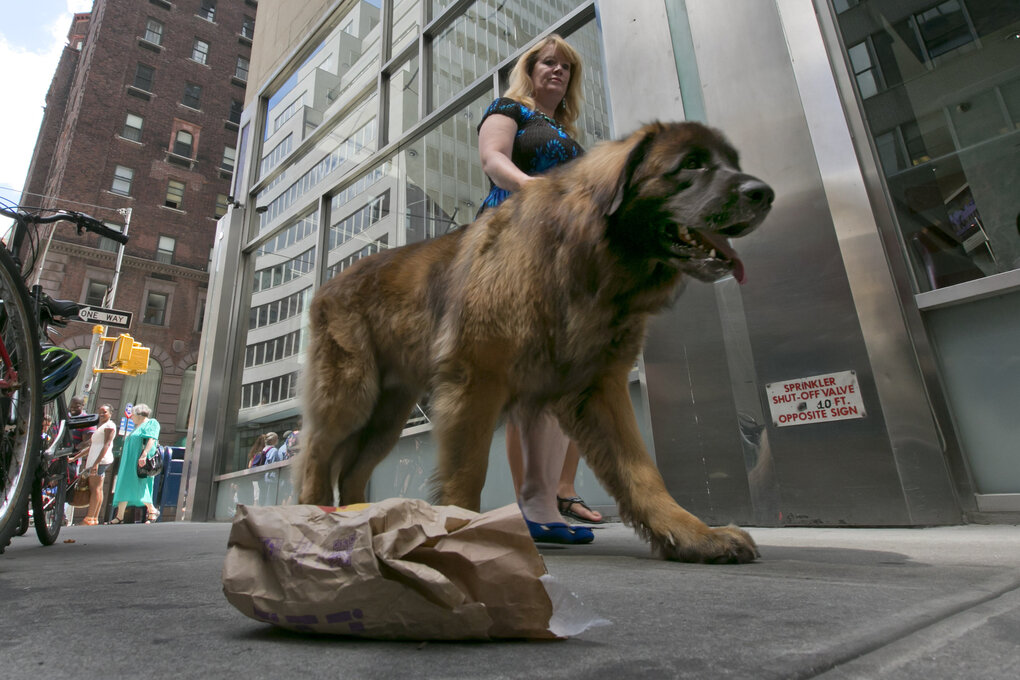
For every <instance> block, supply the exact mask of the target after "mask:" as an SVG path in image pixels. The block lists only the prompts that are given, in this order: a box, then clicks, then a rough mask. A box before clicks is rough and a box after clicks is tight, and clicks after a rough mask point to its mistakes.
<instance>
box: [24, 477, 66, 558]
mask: <svg viewBox="0 0 1020 680" xmlns="http://www.w3.org/2000/svg"><path fill="white" fill-rule="evenodd" d="M45 467H46V469H45V471H43V470H40V471H39V474H38V475H36V478H35V481H34V482H33V483H32V516H33V517H34V518H35V535H36V536H38V537H39V542H40V543H42V544H43V545H53V543H54V542H56V540H57V536H59V535H60V527H61V526H63V524H64V500H65V499H66V498H67V469H66V468H67V459H66V458H57V459H55V460H53V461H52V462H50V463H49V464H48V465H46V466H45Z"/></svg>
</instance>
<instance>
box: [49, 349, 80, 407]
mask: <svg viewBox="0 0 1020 680" xmlns="http://www.w3.org/2000/svg"><path fill="white" fill-rule="evenodd" d="M39 358H40V360H41V364H42V375H43V379H42V387H43V401H44V402H47V401H52V400H53V399H56V398H57V397H58V396H59V395H60V394H62V393H63V392H64V390H66V389H67V388H68V387H70V386H71V383H73V382H74V379H75V378H77V377H78V371H79V370H81V359H80V358H79V357H78V355H77V354H75V353H74V352H72V351H71V350H69V349H64V348H63V347H46V348H44V349H43V351H42V353H41V354H40V355H39Z"/></svg>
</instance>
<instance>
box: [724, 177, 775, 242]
mask: <svg viewBox="0 0 1020 680" xmlns="http://www.w3.org/2000/svg"><path fill="white" fill-rule="evenodd" d="M734 193H735V194H736V200H735V205H734V206H733V208H732V210H731V211H730V215H729V217H730V224H729V225H728V226H725V227H723V228H721V229H719V230H718V232H717V233H719V234H721V235H723V236H725V237H727V238H738V237H740V236H743V235H745V234H747V233H749V232H751V231H752V230H753V229H754V228H755V227H757V226H758V225H759V224H761V223H762V220H764V219H765V216H766V215H768V214H769V210H771V209H772V201H774V200H775V198H776V192H774V191H773V190H772V187H770V186H769V185H768V184H765V182H762V181H761V180H760V179H758V178H757V177H751V176H750V175H745V176H744V177H743V179H741V180H739V181H738V182H737V183H736V189H735V191H734Z"/></svg>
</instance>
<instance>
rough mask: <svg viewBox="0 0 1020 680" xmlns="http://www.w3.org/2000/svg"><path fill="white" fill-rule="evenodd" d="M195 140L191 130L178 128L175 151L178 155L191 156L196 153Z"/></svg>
mask: <svg viewBox="0 0 1020 680" xmlns="http://www.w3.org/2000/svg"><path fill="white" fill-rule="evenodd" d="M194 141H195V137H194V135H192V134H191V133H190V132H188V131H187V130H178V131H177V137H175V138H174V153H175V154H177V155H178V156H184V157H185V158H191V155H192V154H193V153H194Z"/></svg>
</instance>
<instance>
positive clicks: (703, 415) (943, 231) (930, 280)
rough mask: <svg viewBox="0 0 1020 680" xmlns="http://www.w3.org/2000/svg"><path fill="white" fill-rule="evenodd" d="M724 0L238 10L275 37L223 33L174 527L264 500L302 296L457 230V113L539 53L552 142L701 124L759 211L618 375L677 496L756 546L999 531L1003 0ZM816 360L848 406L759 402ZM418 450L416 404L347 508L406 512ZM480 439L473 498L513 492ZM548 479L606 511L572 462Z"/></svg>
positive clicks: (1008, 55)
mask: <svg viewBox="0 0 1020 680" xmlns="http://www.w3.org/2000/svg"><path fill="white" fill-rule="evenodd" d="M734 1H738V0H734ZM732 4H733V3H731V2H712V1H710V0H686V1H681V0H676V1H670V0H666V1H661V0H643V1H642V2H639V3H616V2H606V1H602V2H596V1H592V0H588V1H582V0H546V1H542V2H539V1H537V0H510V1H507V0H474V1H464V0H446V1H445V2H444V1H443V0H358V1H350V0H344V1H341V2H332V3H330V2H324V1H323V0H309V1H308V2H307V3H298V2H294V1H293V0H291V2H273V1H272V0H264V1H263V2H262V3H260V15H259V19H260V21H261V19H262V17H263V13H266V14H269V15H271V18H272V19H274V20H275V23H276V24H279V23H281V22H282V21H283V20H284V19H286V18H287V17H294V18H295V25H297V23H298V19H300V20H301V21H302V22H304V23H302V24H301V25H302V26H304V28H303V29H302V30H301V31H297V32H296V34H298V35H300V36H301V37H300V39H292V40H290V41H289V42H287V41H281V40H280V39H279V38H274V37H273V36H272V35H270V37H268V38H266V42H264V43H263V42H260V41H262V36H263V34H262V33H260V34H258V35H256V37H255V43H254V46H253V59H252V62H253V63H252V70H251V78H252V80H250V81H249V82H250V85H249V87H250V88H255V90H254V91H252V90H250V91H249V96H248V102H247V103H246V105H245V107H244V111H243V113H242V115H241V118H240V133H239V140H238V144H237V149H238V151H237V158H236V168H235V173H234V184H233V188H234V192H233V195H232V196H231V206H230V209H229V211H228V213H227V215H226V216H225V217H224V218H222V219H221V221H220V224H219V232H218V234H217V248H216V252H215V254H214V262H213V271H214V282H213V284H211V286H210V292H209V297H208V299H209V304H208V312H207V320H206V323H205V328H206V338H205V341H204V348H203V352H202V357H201V358H200V362H199V366H198V369H197V372H196V374H195V378H194V379H195V381H196V386H197V388H198V389H197V390H196V405H195V410H194V417H193V420H194V426H193V429H192V431H191V432H190V435H189V453H188V455H189V458H188V465H187V469H186V476H187V478H188V479H187V484H186V494H187V495H188V497H186V498H185V499H184V503H183V504H184V506H185V513H186V516H188V517H191V518H194V519H227V518H229V517H230V516H232V514H233V509H234V507H235V505H236V504H237V503H249V504H250V503H257V504H273V503H285V502H293V501H294V492H293V486H292V480H291V468H292V462H291V461H290V460H283V461H280V462H276V463H271V464H269V465H264V466H258V467H255V468H250V467H249V461H250V459H251V457H252V455H253V453H254V451H253V450H252V446H253V443H254V442H255V441H256V440H257V438H258V436H259V435H260V434H264V433H267V432H274V433H276V434H277V435H279V436H280V437H281V440H282V438H283V436H284V435H285V434H287V433H292V432H293V433H298V435H297V436H295V437H292V438H291V439H290V442H291V446H290V448H291V449H294V448H297V447H299V446H300V435H299V433H300V430H301V411H300V401H299V399H300V397H299V395H300V381H301V371H302V368H303V356H304V351H305V347H306V343H307V337H306V335H305V333H304V329H305V327H306V325H307V310H308V306H309V303H310V301H311V299H312V296H313V295H314V293H315V291H316V289H317V288H318V287H319V286H321V285H322V283H323V282H325V281H326V280H328V279H330V278H332V277H334V276H336V275H338V274H340V273H341V272H342V271H343V270H344V269H345V268H346V267H348V266H350V265H351V264H352V263H353V262H355V261H357V260H359V259H361V258H363V257H368V256H371V255H372V254H374V253H377V252H379V251H381V250H384V249H388V248H395V247H400V246H402V245H404V244H407V243H413V242H415V241H420V240H423V239H430V238H435V237H439V236H442V235H443V234H445V233H447V232H449V231H451V230H454V229H459V228H463V227H464V226H465V225H467V224H468V223H469V222H470V221H471V220H472V219H473V217H474V215H475V214H476V212H477V210H478V205H479V203H480V201H481V199H482V198H483V197H484V196H485V194H486V193H487V191H488V180H487V179H486V177H485V176H484V173H483V172H482V170H481V163H480V161H479V158H478V147H477V141H478V140H477V126H478V122H479V120H480V117H481V114H482V112H483V111H484V110H485V108H486V107H487V106H488V104H489V103H490V102H491V101H492V100H493V99H494V98H495V97H497V96H499V94H500V93H501V92H502V91H503V89H505V84H506V77H507V75H508V73H509V70H510V68H511V67H512V65H513V63H514V60H515V59H516V57H517V56H518V55H520V54H521V53H522V52H523V51H524V50H526V49H527V48H528V47H530V46H531V45H532V44H534V42H535V41H536V40H538V39H540V38H542V37H544V36H545V35H548V34H549V33H552V32H557V33H559V34H561V35H563V36H564V37H565V38H566V40H567V41H568V42H569V43H570V44H571V45H572V46H574V47H575V48H576V49H577V50H578V52H579V53H580V54H581V55H582V59H583V63H584V69H583V77H584V83H583V101H584V106H583V109H582V118H581V119H580V120H579V121H578V127H579V129H580V142H581V143H582V145H583V146H585V147H590V146H592V145H594V144H597V143H598V142H599V141H601V140H604V139H607V138H612V137H619V136H622V135H623V134H625V133H627V132H629V131H630V130H632V129H634V128H635V127H637V125H639V124H640V123H643V122H647V121H650V120H653V119H656V118H658V119H663V120H670V119H672V120H680V119H684V118H687V119H699V120H704V121H706V122H708V123H709V124H711V125H714V126H717V127H721V128H722V129H724V130H726V132H727V134H728V135H729V136H730V138H731V139H732V140H733V141H734V143H735V145H736V146H737V148H739V149H740V150H741V153H742V157H743V160H744V166H745V169H747V170H748V171H749V172H752V173H754V174H758V175H760V176H762V177H763V178H764V179H765V180H766V181H769V182H770V183H771V184H772V185H773V186H774V188H775V189H776V191H777V196H778V198H777V202H776V208H775V209H774V211H773V215H772V216H771V217H770V218H769V220H768V221H767V222H766V224H765V226H764V227H763V228H762V229H761V230H759V231H760V233H756V234H755V235H754V236H752V237H749V238H748V239H744V240H746V241H747V244H746V248H745V247H744V244H743V241H744V240H742V243H741V246H742V248H741V252H742V255H743V257H744V260H745V262H747V264H748V267H749V270H750V272H751V278H752V283H751V284H749V285H748V286H745V287H740V286H737V285H736V283H735V282H734V281H733V280H732V279H727V280H723V281H721V282H719V283H717V284H713V285H704V284H699V285H696V286H695V285H691V286H688V290H687V291H686V292H685V293H684V295H683V296H682V297H681V299H680V300H679V301H678V303H677V305H676V306H675V307H674V308H673V309H671V310H669V311H668V312H666V313H665V314H664V315H662V317H661V318H659V319H657V320H656V322H655V323H654V324H653V326H652V328H651V329H650V331H649V339H648V346H647V349H646V352H645V354H644V357H643V359H642V360H641V361H639V363H638V365H637V366H636V367H635V369H634V371H633V374H632V390H631V392H632V394H631V396H632V402H633V405H634V408H635V411H636V412H637V415H638V420H639V422H640V423H641V425H642V427H643V428H644V430H645V431H644V434H645V438H646V441H647V444H648V447H649V449H650V452H651V453H652V455H653V456H655V457H656V460H657V462H658V465H659V467H660V470H662V471H663V475H664V477H665V478H666V480H667V484H668V485H669V487H670V490H671V492H672V493H673V494H674V496H676V497H677V499H678V500H679V501H680V503H681V504H682V505H685V506H686V507H688V508H689V509H691V510H692V511H694V512H696V513H698V514H701V515H702V516H705V517H706V519H708V520H709V521H713V520H718V521H739V522H743V523H759V524H772V525H777V524H797V523H801V522H811V523H819V522H820V523H827V522H833V523H851V524H855V523H856V524H933V523H946V522H954V521H960V520H961V518H962V517H964V516H965V515H966V514H968V513H969V514H980V513H986V512H992V513H994V512H1015V511H1020V503H1017V502H1016V499H1017V498H1020V473H1018V472H1017V471H1018V470H1020V464H1018V463H1020V460H1018V458H1017V455H1018V454H1017V453H1016V451H1017V447H1016V446H1015V443H1012V442H1015V441H1016V437H1017V435H1020V432H1017V429H1016V425H1015V424H1014V423H1013V422H1011V421H1013V420H1015V419H1011V418H1009V417H1008V415H1007V414H1006V413H1005V410H1004V409H1008V406H1007V405H1009V404H1015V403H1017V399H1016V398H1017V396H1018V395H1017V389H1018V388H1017V386H1016V383H1017V381H1016V376H1017V375H1020V365H1018V364H1020V353H1018V352H1017V350H1015V349H1014V348H1015V347H1016V346H1018V343H1017V340H1018V339H1020V327H1018V326H1017V322H1016V321H1015V319H1018V318H1020V315H1018V314H1017V313H1016V312H1017V311H1018V310H1017V306H1018V305H1020V293H1018V292H1017V290H1018V289H1020V269H1018V267H1020V238H1018V233H1017V229H1018V228H1020V225H1018V224H1017V219H1018V217H1017V215H1018V213H1020V204H1018V203H1017V195H1018V194H1017V192H1016V190H1015V186H1017V179H1018V177H1017V173H1018V169H1020V162H1018V160H1020V158H1018V156H1020V153H1018V150H1017V145H1016V143H1015V142H1016V140H1017V139H1018V135H1020V99H1018V97H1020V70H1018V69H1020V67H1018V66H1017V64H1020V59H1018V55H1020V33H1018V31H1020V9H1018V7H1017V5H1016V3H1013V2H976V1H972V2H967V1H966V0H948V1H945V2H933V1H932V0H920V1H918V2H912V1H909V0H887V1H882V0H859V1H855V0H835V1H834V2H831V3H830V2H828V1H825V0H815V2H814V3H813V4H811V3H803V2H795V1H793V0H789V1H783V0H778V1H776V2H762V3H755V4H754V8H753V9H749V8H747V7H746V6H745V5H743V4H741V7H743V8H744V9H743V11H741V12H734V11H732V10H733V8H732V7H730V8H729V9H727V6H728V5H732ZM298 5H301V8H298V7H297V6H298ZM309 17H311V18H309ZM260 25H262V24H260ZM282 34H287V32H286V31H278V32H277V34H275V35H282ZM789 35H797V36H798V40H796V41H789V40H787V36H789ZM700 36H715V37H714V38H713V39H712V40H711V41H706V40H700V39H699V37H700ZM719 36H724V37H722V38H720V37H719ZM274 40H275V42H273V41H274ZM284 43H286V44H284ZM748 50H754V54H755V55H756V58H755V59H753V60H749V59H748V57H747V54H748V53H749V52H748ZM260 55H261V56H262V62H261V64H262V65H261V67H260V62H259V57H260ZM265 64H272V66H271V67H266V66H265ZM260 68H261V71H260V70H259V69H260ZM996 365H998V366H1000V367H1001V368H1002V369H1011V370H995V366H996ZM840 371H852V372H853V374H854V375H855V379H856V380H857V381H858V384H859V389H860V395H861V396H860V398H861V400H862V403H863V406H864V407H867V408H862V411H863V412H866V413H867V416H866V417H861V418H858V419H853V420H847V421H841V422H840V423H818V424H814V423H813V424H801V425H796V426H780V424H779V423H778V421H777V419H776V416H775V413H774V411H773V409H772V405H771V404H770V403H769V399H768V386H769V385H771V384H774V383H777V382H779V381H789V380H795V379H798V378H801V377H807V376H813V375H819V374H830V373H836V372H840ZM1010 376H1012V377H1010ZM430 430H431V421H430V412H429V407H428V400H427V396H426V397H423V399H422V402H421V403H419V404H418V406H417V408H416V409H415V410H414V412H413V414H412V417H411V419H410V420H409V421H408V423H407V426H406V428H405V430H404V434H403V436H402V437H401V439H400V442H399V444H398V445H397V449H396V450H395V452H394V453H393V454H391V456H390V457H389V458H388V459H387V460H386V461H384V462H383V463H382V464H381V465H380V466H379V468H378V469H377V470H376V473H375V475H374V476H373V479H372V482H371V487H370V496H371V497H372V498H373V499H379V498H385V497H388V496H395V495H406V496H414V497H427V496H428V490H429V489H428V478H429V476H430V475H431V473H432V469H433V465H434V462H435V448H434V443H433V441H432V439H431V437H430V434H429V433H430ZM501 435H502V433H501V432H497V435H496V436H495V437H494V441H493V447H492V452H491V455H490V473H489V480H488V482H487V484H486V488H485V491H484V492H483V506H486V507H496V506H498V505H502V504H504V503H508V502H512V501H513V492H512V487H511V484H510V479H509V473H508V471H507V470H506V463H505V454H504V451H503V444H502V436H501ZM291 453H293V450H292V451H291ZM578 484H579V489H580V490H581V491H582V493H583V494H584V495H585V497H586V498H587V499H588V500H589V502H592V503H593V504H595V505H601V506H605V507H611V504H612V499H611V498H609V497H608V495H607V494H606V493H605V492H604V491H603V490H602V489H601V487H600V486H599V485H598V483H597V481H596V480H595V479H594V477H593V476H592V475H591V473H590V472H589V471H588V470H587V469H586V468H582V470H581V472H580V476H579V479H578ZM1013 504H1016V507H1015V508H1014V507H1013Z"/></svg>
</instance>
